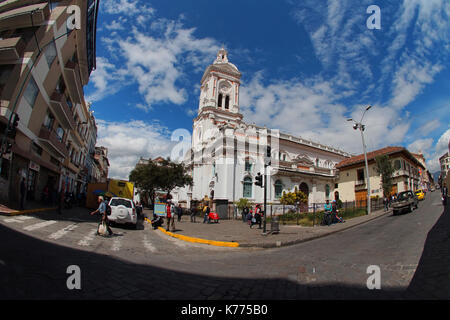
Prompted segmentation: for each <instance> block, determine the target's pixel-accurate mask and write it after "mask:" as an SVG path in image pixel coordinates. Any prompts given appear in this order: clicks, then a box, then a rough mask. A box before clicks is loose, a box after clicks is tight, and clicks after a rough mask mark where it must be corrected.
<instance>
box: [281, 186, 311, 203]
mask: <svg viewBox="0 0 450 320" xmlns="http://www.w3.org/2000/svg"><path fill="white" fill-rule="evenodd" d="M297 202H299V203H307V202H308V197H307V196H306V194H305V193H304V192H303V191H300V190H297V188H295V190H294V192H288V193H286V192H283V195H282V196H281V199H280V203H281V204H286V205H296V204H297Z"/></svg>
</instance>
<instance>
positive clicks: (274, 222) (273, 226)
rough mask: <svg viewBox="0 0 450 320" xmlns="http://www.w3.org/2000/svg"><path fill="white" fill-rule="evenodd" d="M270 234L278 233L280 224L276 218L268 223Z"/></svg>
mask: <svg viewBox="0 0 450 320" xmlns="http://www.w3.org/2000/svg"><path fill="white" fill-rule="evenodd" d="M270 232H271V233H275V234H276V233H279V232H280V224H279V222H278V217H277V216H275V217H273V218H272V221H271V222H270Z"/></svg>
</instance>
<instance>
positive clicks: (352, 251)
mask: <svg viewBox="0 0 450 320" xmlns="http://www.w3.org/2000/svg"><path fill="white" fill-rule="evenodd" d="M443 211H444V208H443V206H442V204H441V201H440V195H439V192H433V193H431V192H429V193H427V195H426V197H425V200H423V201H420V203H419V208H418V209H417V210H414V211H413V212H412V213H405V214H402V215H398V216H392V214H388V215H386V216H383V217H381V218H379V219H376V220H373V221H370V222H368V223H365V224H362V225H360V226H357V227H354V228H351V229H348V230H345V231H343V232H340V233H336V234H332V235H330V236H326V237H324V238H320V239H316V240H312V241H309V242H305V243H302V244H297V245H293V246H288V247H282V248H274V249H256V248H220V247H212V246H205V245H201V244H193V243H188V242H184V241H181V240H178V239H174V238H171V237H168V236H166V235H164V234H163V233H162V232H160V231H157V230H152V228H151V227H150V225H149V224H147V223H143V222H142V221H141V224H140V227H139V228H138V230H134V229H133V228H132V227H123V226H113V231H114V232H115V235H114V236H113V237H111V238H102V237H99V236H96V235H95V231H96V227H97V221H98V216H97V217H92V216H90V215H89V211H88V210H86V209H80V208H77V209H72V210H71V211H65V212H64V213H63V214H62V215H61V216H59V215H58V214H57V213H55V212H49V213H39V214H36V215H29V216H27V215H24V216H17V217H6V216H1V217H0V241H1V242H2V246H1V248H0V271H1V272H0V274H1V276H0V298H1V299H151V300H153V299H189V300H191V299H199V300H204V299H214V300H218V299H231V300H233V299H252V300H254V299H282V300H285V299H416V298H420V299H436V298H439V299H448V298H450V291H449V284H448V283H449V281H448V277H449V274H450V272H449V271H450V268H449V266H450V263H449V258H448V257H449V255H448V253H449V248H450V246H449V245H448V243H449V241H450V240H449V230H450V229H449V212H448V207H447V214H444V215H442V213H443ZM186 223H187V222H186ZM292 228H296V226H293V227H292ZM444 240H446V241H447V242H445V243H444V242H443V241H444ZM73 265H75V266H78V267H79V270H80V271H81V273H80V280H81V286H80V288H79V289H76V288H75V289H72V290H71V289H69V288H68V286H67V282H68V278H69V277H70V276H71V273H70V272H68V271H67V270H68V267H69V266H73ZM369 266H377V267H379V270H380V285H381V288H380V289H372V290H369V289H368V287H367V283H368V278H369V277H370V276H371V273H370V272H369V273H368V268H369ZM445 279H447V281H443V280H445ZM410 284H411V285H410Z"/></svg>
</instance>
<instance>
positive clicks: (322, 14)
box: [85, 0, 450, 178]
mask: <svg viewBox="0 0 450 320" xmlns="http://www.w3.org/2000/svg"><path fill="white" fill-rule="evenodd" d="M370 5H377V6H378V7H379V8H380V17H381V20H380V21H381V29H369V28H368V27H367V24H366V21H367V20H368V18H369V17H370V16H371V15H372V12H370V13H367V8H368V7H369V6H370ZM449 40H450V2H449V1H445V0H405V1H400V0H399V1H381V0H370V1H360V0H352V1H344V0H342V1H337V0H330V1H325V0H303V1H300V0H299V1H293V0H285V1H281V0H280V1H268V0H259V1H253V0H252V1H249V0H248V1H245V0H241V1H235V0H230V1H226V2H218V1H206V0H195V1H192V0H191V1H186V0H180V1H178V0H170V1H144V0H102V1H100V12H99V17H98V25H97V70H95V71H94V72H93V73H92V75H91V79H90V82H89V84H88V85H87V86H86V87H85V95H86V98H87V100H88V101H92V103H93V104H92V108H93V110H94V111H95V113H94V114H95V117H96V119H97V122H98V129H99V131H98V136H99V138H98V145H103V146H106V147H108V148H109V158H110V163H111V168H110V177H116V178H127V177H128V173H129V171H130V170H131V169H132V168H133V167H134V165H135V164H136V162H137V160H138V159H139V157H141V156H142V157H145V158H149V157H151V158H154V157H156V156H159V155H162V156H168V155H170V150H171V148H172V147H173V145H174V142H171V134H172V133H173V132H174V131H175V130H176V129H180V128H184V129H186V130H188V131H192V120H193V118H194V117H195V116H196V115H197V111H198V99H199V93H200V91H199V88H200V79H201V77H202V75H203V72H204V70H205V69H206V67H207V66H208V65H209V64H211V63H212V62H213V61H214V59H215V56H216V53H217V51H218V49H220V47H221V46H222V45H223V46H224V47H225V48H226V49H227V50H228V52H229V60H230V62H232V63H233V64H235V65H236V66H237V67H238V68H239V70H240V71H241V73H242V79H241V80H242V84H241V90H240V111H241V113H242V114H243V115H244V121H246V122H251V123H253V122H254V123H256V124H258V125H266V126H268V127H270V128H274V129H280V130H281V131H284V132H288V133H292V134H295V135H297V136H301V137H304V138H308V139H311V140H314V141H318V142H320V143H323V144H326V145H331V146H334V147H338V148H341V149H343V150H345V151H348V152H351V153H354V154H359V153H362V144H361V139H360V135H359V132H356V131H354V130H353V129H352V126H351V124H350V123H349V122H347V121H346V119H347V118H350V117H352V118H354V119H358V120H359V119H360V118H361V115H362V113H363V110H364V108H365V107H366V106H367V105H372V106H373V107H372V109H370V110H369V111H368V112H367V113H366V115H365V118H364V122H365V124H366V131H365V137H366V144H367V147H368V149H369V150H374V149H378V148H381V147H384V146H387V145H401V146H404V147H407V148H408V149H409V150H410V151H413V152H417V151H422V152H423V153H424V155H425V157H426V159H427V165H428V167H429V169H430V171H432V172H435V171H437V170H439V166H438V158H439V156H441V155H442V154H443V153H445V152H446V151H447V150H448V142H449V139H450V78H449V76H448V75H449V74H450V73H449V71H450V70H449V66H450V64H449V62H450V57H449V56H450V54H449V53H450V41H449Z"/></svg>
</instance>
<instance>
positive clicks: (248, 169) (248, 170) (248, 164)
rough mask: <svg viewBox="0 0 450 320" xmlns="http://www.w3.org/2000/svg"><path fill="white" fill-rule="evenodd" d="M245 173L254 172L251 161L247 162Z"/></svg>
mask: <svg viewBox="0 0 450 320" xmlns="http://www.w3.org/2000/svg"><path fill="white" fill-rule="evenodd" d="M245 171H247V172H250V171H252V164H251V163H250V161H249V160H245Z"/></svg>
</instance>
